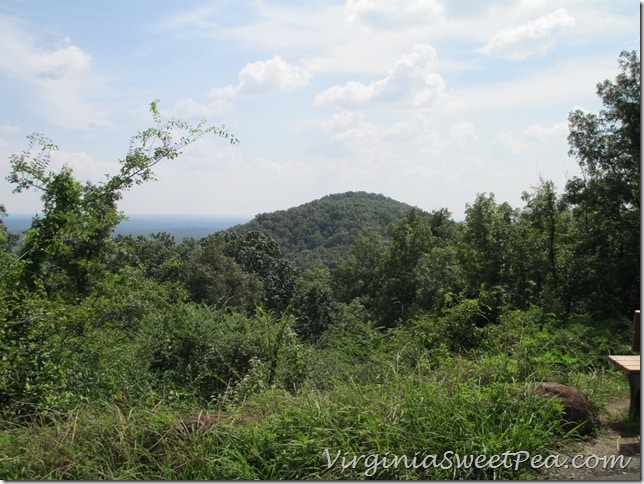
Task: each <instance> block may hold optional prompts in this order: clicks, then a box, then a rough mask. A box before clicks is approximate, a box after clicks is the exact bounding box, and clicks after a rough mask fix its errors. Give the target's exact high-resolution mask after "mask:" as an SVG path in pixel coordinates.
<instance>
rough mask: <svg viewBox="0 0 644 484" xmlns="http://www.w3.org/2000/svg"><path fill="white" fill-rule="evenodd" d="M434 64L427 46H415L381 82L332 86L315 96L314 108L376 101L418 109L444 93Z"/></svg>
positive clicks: (441, 79) (435, 57)
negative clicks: (395, 103)
mask: <svg viewBox="0 0 644 484" xmlns="http://www.w3.org/2000/svg"><path fill="white" fill-rule="evenodd" d="M436 60H437V55H436V51H435V50H434V48H433V47H432V46H431V45H428V44H416V45H414V46H413V48H412V50H411V52H410V53H409V54H406V55H404V56H403V57H401V58H400V59H399V60H398V61H397V62H396V63H395V65H394V67H393V68H392V69H391V70H390V71H389V72H388V73H387V75H386V76H385V77H384V78H382V79H379V80H376V81H372V82H370V83H368V84H364V83H362V82H358V81H349V82H347V83H346V84H345V85H344V86H339V85H335V86H332V87H330V88H328V89H326V90H325V91H323V92H321V93H320V94H318V96H317V97H316V98H315V104H317V105H322V104H331V103H335V104H363V103H366V102H369V101H372V100H376V99H377V100H381V101H395V102H406V103H408V104H411V105H412V106H421V105H423V104H425V103H427V102H429V101H435V100H438V99H439V98H440V97H441V96H442V94H443V91H444V90H445V80H444V79H443V78H442V76H441V75H440V74H438V73H437V72H436Z"/></svg>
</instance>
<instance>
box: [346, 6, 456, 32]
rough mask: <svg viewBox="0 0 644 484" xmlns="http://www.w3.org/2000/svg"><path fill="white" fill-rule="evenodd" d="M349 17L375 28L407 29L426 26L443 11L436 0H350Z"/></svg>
mask: <svg viewBox="0 0 644 484" xmlns="http://www.w3.org/2000/svg"><path fill="white" fill-rule="evenodd" d="M345 8H346V10H347V11H348V19H349V21H351V22H360V23H362V24H364V25H367V26H368V27H370V28H372V29H375V30H405V29H408V28H412V27H424V26H426V25H427V24H428V23H429V22H431V21H433V20H435V19H436V17H439V16H440V15H441V14H442V13H443V8H442V6H441V4H440V3H439V2H438V1H435V0H406V1H404V2H391V1H389V0H348V1H347V3H346V5H345Z"/></svg>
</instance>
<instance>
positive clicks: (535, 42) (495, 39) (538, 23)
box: [477, 8, 575, 60]
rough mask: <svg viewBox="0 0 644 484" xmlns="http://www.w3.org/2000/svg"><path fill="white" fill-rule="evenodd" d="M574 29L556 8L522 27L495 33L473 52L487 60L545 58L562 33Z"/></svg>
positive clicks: (569, 21) (568, 17)
mask: <svg viewBox="0 0 644 484" xmlns="http://www.w3.org/2000/svg"><path fill="white" fill-rule="evenodd" d="M574 26H575V19H574V18H573V17H572V16H570V15H569V14H568V12H567V11H566V9H564V8H560V9H557V10H555V11H554V12H552V13H550V14H548V15H543V16H541V17H538V18H537V19H535V20H532V21H530V22H528V23H526V24H523V25H519V26H517V27H510V28H507V29H504V30H501V31H500V32H497V33H496V34H494V35H493V36H492V38H491V39H490V40H489V41H488V43H487V44H486V45H485V46H484V47H482V48H480V49H477V50H478V51H479V52H482V53H484V54H486V55H488V56H490V57H499V58H502V59H508V60H523V59H527V58H530V57H534V56H536V55H542V54H545V53H546V52H547V51H548V50H550V49H551V48H552V46H553V45H554V43H555V41H556V39H557V37H558V36H559V35H560V34H561V33H562V32H564V31H565V30H567V29H570V28H572V27H574Z"/></svg>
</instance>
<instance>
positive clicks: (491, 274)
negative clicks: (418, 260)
mask: <svg viewBox="0 0 644 484" xmlns="http://www.w3.org/2000/svg"><path fill="white" fill-rule="evenodd" d="M515 218H516V213H515V210H514V209H513V208H512V207H511V206H510V205H509V204H508V203H507V202H503V203H500V204H497V203H496V200H495V198H494V194H489V195H486V194H485V193H483V194H479V195H477V197H476V200H475V201H474V203H473V204H471V205H469V204H468V205H467V207H466V209H465V224H464V225H465V227H464V231H463V245H462V250H463V255H462V257H463V264H464V268H465V269H464V270H465V277H466V278H467V282H468V292H469V293H470V295H472V296H476V294H477V293H478V291H479V290H480V288H481V287H482V286H484V287H487V288H492V287H494V286H497V285H498V286H506V285H507V280H508V277H507V276H508V273H509V265H510V260H511V259H510V256H509V255H510V252H511V250H512V242H513V236H514V233H513V232H514V228H515Z"/></svg>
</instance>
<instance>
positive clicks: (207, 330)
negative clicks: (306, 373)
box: [140, 304, 304, 402]
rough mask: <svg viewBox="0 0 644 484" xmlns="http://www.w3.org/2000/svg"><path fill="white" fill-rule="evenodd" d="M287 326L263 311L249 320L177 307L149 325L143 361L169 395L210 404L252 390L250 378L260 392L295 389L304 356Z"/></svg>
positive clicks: (201, 308) (209, 310)
mask: <svg viewBox="0 0 644 484" xmlns="http://www.w3.org/2000/svg"><path fill="white" fill-rule="evenodd" d="M288 323H289V320H288V319H286V318H283V319H281V320H278V319H275V318H274V317H272V316H271V315H270V314H268V313H264V312H260V313H258V314H256V315H255V316H253V317H248V316H245V315H243V314H239V313H232V314H230V313H226V312H224V311H222V310H216V309H213V308H210V307H207V306H198V305H194V304H187V305H175V306H173V307H172V309H171V310H170V312H168V313H166V314H158V315H155V316H154V317H153V318H151V319H150V320H149V321H147V323H146V327H145V329H144V331H143V332H142V336H141V337H142V344H141V348H142V352H141V355H140V361H141V362H142V363H145V364H146V365H148V367H149V369H150V370H151V372H152V373H153V374H154V375H156V377H157V378H158V380H159V382H160V386H161V387H163V388H165V389H166V390H165V391H168V390H169V389H173V390H175V391H177V392H180V393H183V394H187V395H191V396H193V397H196V398H199V399H200V400H202V401H206V402H207V401H211V400H215V399H219V398H222V397H223V396H224V395H225V394H226V393H227V392H231V391H232V392H233V393H235V392H237V393H239V391H240V390H241V389H244V391H249V389H248V388H245V387H247V386H248V385H249V381H248V380H249V378H251V379H252V378H255V379H258V380H257V381H254V382H253V384H255V385H259V388H269V387H271V386H275V385H277V386H280V387H282V388H286V389H288V390H293V389H295V388H296V387H297V386H298V385H299V384H300V383H301V381H300V379H301V375H300V370H301V368H300V367H301V365H302V364H303V358H304V354H303V350H302V349H301V347H300V345H299V342H298V341H297V338H296V337H295V335H294V334H293V332H292V331H290V328H289V324H288ZM233 396H234V397H235V398H236V397H239V396H240V395H238V394H235V395H233ZM242 396H243V395H242Z"/></svg>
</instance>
